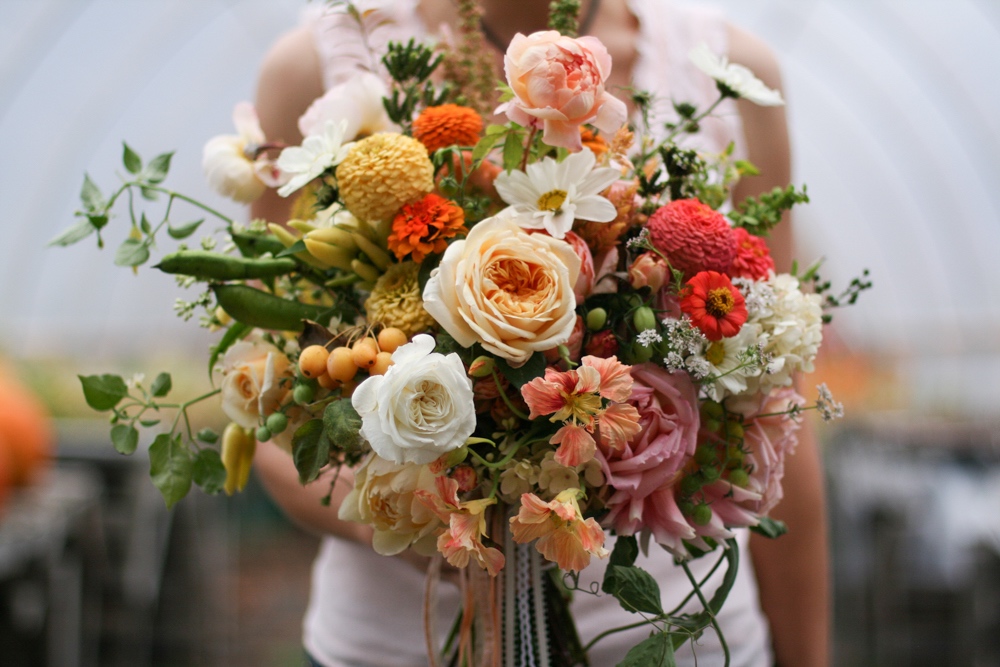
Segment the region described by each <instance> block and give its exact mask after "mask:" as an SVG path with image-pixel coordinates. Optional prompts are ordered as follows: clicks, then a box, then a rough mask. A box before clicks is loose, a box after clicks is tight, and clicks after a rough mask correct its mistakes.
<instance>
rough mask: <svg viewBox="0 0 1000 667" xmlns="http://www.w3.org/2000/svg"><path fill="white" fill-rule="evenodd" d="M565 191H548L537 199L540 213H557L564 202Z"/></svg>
mask: <svg viewBox="0 0 1000 667" xmlns="http://www.w3.org/2000/svg"><path fill="white" fill-rule="evenodd" d="M566 194H567V193H566V191H565V190H549V191H548V192H546V193H545V194H543V195H542V196H541V197H539V198H538V209H539V210H540V211H558V210H559V209H560V208H562V205H563V203H564V202H565V201H566Z"/></svg>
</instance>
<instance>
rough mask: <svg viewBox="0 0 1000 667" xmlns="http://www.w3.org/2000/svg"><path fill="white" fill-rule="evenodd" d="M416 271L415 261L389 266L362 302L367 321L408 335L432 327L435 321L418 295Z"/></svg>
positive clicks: (417, 266)
mask: <svg viewBox="0 0 1000 667" xmlns="http://www.w3.org/2000/svg"><path fill="white" fill-rule="evenodd" d="M419 273H420V265H419V264H416V263H415V262H403V263H401V264H392V265H390V266H389V268H388V270H386V272H385V273H384V274H383V275H382V277H380V278H379V279H378V280H377V281H376V282H375V287H374V288H373V289H372V293H371V295H370V296H369V297H368V300H367V301H365V311H366V312H367V313H368V321H369V322H370V323H372V324H375V323H381V324H382V325H384V326H387V327H396V328H397V329H402V330H403V331H404V332H406V335H407V336H412V335H414V334H417V333H420V332H422V331H426V330H428V329H430V328H431V327H433V326H434V325H435V324H436V322H435V321H434V318H433V317H431V316H430V313H428V312H427V311H426V310H424V300H423V298H422V297H421V295H420V282H419V280H418V278H417V276H418V274H419Z"/></svg>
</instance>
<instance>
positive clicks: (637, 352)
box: [629, 342, 653, 364]
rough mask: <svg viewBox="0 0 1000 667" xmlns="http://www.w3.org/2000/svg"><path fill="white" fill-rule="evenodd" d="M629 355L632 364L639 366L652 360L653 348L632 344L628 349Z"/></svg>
mask: <svg viewBox="0 0 1000 667" xmlns="http://www.w3.org/2000/svg"><path fill="white" fill-rule="evenodd" d="M629 354H630V356H631V357H632V362H633V363H636V364H641V363H643V362H644V361H649V360H650V359H652V358H653V347H652V346H649V347H646V346H644V345H642V344H640V343H638V342H634V343H632V345H631V346H630V347H629Z"/></svg>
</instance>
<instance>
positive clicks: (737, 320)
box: [681, 271, 747, 341]
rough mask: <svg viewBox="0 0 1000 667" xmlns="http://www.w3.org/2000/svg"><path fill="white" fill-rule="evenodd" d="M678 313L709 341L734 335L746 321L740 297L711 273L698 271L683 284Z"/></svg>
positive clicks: (727, 282) (725, 279) (722, 278)
mask: <svg viewBox="0 0 1000 667" xmlns="http://www.w3.org/2000/svg"><path fill="white" fill-rule="evenodd" d="M681 311H683V312H684V314H685V315H687V316H688V317H690V318H691V322H692V323H693V324H694V325H695V326H696V327H698V328H699V329H700V330H701V332H702V333H703V334H705V338H707V339H709V340H711V341H716V340H721V339H722V338H729V337H731V336H735V335H736V334H738V333H739V331H740V327H742V326H743V323H744V322H746V321H747V307H746V302H745V301H744V299H743V295H742V294H740V291H739V290H738V289H736V287H734V286H733V283H732V282H731V281H730V280H729V278H728V277H726V276H725V275H724V274H721V273H717V272H715V271H702V272H701V273H699V274H697V275H696V276H695V277H694V278H692V279H691V280H689V281H688V282H687V283H686V284H685V290H684V296H683V298H682V299H681Z"/></svg>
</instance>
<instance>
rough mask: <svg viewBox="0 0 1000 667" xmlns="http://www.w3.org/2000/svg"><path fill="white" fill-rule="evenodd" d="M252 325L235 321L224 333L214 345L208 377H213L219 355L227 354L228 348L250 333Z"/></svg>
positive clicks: (209, 360) (209, 362) (209, 361)
mask: <svg viewBox="0 0 1000 667" xmlns="http://www.w3.org/2000/svg"><path fill="white" fill-rule="evenodd" d="M251 329H252V327H250V326H247V325H246V324H243V323H242V322H233V323H232V324H231V325H230V326H229V328H228V329H226V333H225V334H223V336H222V338H221V339H220V340H219V342H218V344H216V345H215V346H213V347H212V356H210V357H209V359H208V377H209V379H211V377H212V371H213V370H214V369H215V362H216V361H218V360H219V357H220V356H222V355H223V354H225V352H226V350H228V349H229V348H230V347H232V346H233V343H235V342H236V341H238V340H241V339H242V338H243V337H244V336H246V335H247V334H248V333H250V330H251Z"/></svg>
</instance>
